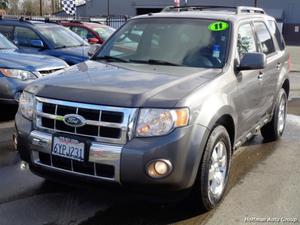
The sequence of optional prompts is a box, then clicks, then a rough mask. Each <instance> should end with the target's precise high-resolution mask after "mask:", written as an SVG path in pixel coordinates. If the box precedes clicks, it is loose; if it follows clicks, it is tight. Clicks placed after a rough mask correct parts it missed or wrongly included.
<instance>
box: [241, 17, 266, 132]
mask: <svg viewBox="0 0 300 225" xmlns="http://www.w3.org/2000/svg"><path fill="white" fill-rule="evenodd" d="M237 51H238V55H237V60H238V61H240V60H241V59H242V57H243V55H244V54H245V53H248V52H257V51H258V46H257V43H256V39H255V35H254V30H253V27H252V25H251V24H250V23H243V24H241V25H240V27H239V30H238V43H237ZM260 74H261V71H259V70H249V71H240V72H238V73H237V74H236V77H237V80H238V90H239V96H238V99H239V101H238V102H237V105H236V110H237V112H238V120H239V121H238V123H239V124H240V126H238V130H237V137H241V136H242V135H244V134H245V132H247V131H249V129H251V128H252V127H253V126H254V125H255V124H256V123H257V122H258V121H259V119H260V113H259V112H260V103H261V101H262V100H261V95H262V81H261V79H260Z"/></svg>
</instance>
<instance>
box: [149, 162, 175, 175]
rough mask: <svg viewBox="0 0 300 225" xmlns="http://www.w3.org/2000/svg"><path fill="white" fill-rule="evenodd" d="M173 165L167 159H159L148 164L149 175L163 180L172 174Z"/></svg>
mask: <svg viewBox="0 0 300 225" xmlns="http://www.w3.org/2000/svg"><path fill="white" fill-rule="evenodd" d="M172 169H173V167H172V164H171V162H170V161H169V160H166V159H157V160H153V161H151V162H149V163H148V164H147V173H148V175H149V176H150V177H152V178H163V177H166V176H168V175H170V173H171V172H172Z"/></svg>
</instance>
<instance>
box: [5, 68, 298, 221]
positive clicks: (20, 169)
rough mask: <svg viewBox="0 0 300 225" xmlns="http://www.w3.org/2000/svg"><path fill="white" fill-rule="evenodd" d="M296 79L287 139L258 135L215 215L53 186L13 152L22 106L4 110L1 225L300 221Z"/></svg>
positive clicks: (241, 156) (237, 164) (116, 193)
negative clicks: (16, 120)
mask: <svg viewBox="0 0 300 225" xmlns="http://www.w3.org/2000/svg"><path fill="white" fill-rule="evenodd" d="M291 80H292V85H293V86H292V89H293V90H292V94H291V99H290V103H289V115H288V124H287V130H286V132H285V135H284V137H283V138H282V140H281V141H279V142H276V143H263V139H262V138H261V136H257V137H255V138H254V139H253V140H252V141H251V142H248V143H247V144H246V145H245V146H243V147H242V148H241V149H240V150H239V151H238V152H237V153H236V155H235V159H234V160H233V166H232V170H231V176H230V185H229V189H228V192H227V196H226V198H225V200H224V201H223V202H222V204H221V205H220V206H219V207H218V208H217V209H215V210H213V211H211V212H209V213H203V212H201V211H197V210H194V209H193V205H191V204H189V202H185V203H184V204H177V205H174V204H173V205H157V204H149V203H147V202H145V201H143V200H142V199H141V198H140V197H139V196H137V195H135V194H134V193H129V192H125V191H120V190H113V191H111V190H110V191H109V190H105V189H102V188H90V187H89V188H87V187H70V186H66V185H62V184H56V183H51V182H46V181H45V180H43V179H41V178H39V177H37V176H35V175H33V174H32V173H31V172H30V171H28V169H27V168H26V165H24V164H22V163H21V162H20V161H19V158H18V155H17V153H16V152H15V151H13V144H12V142H11V137H12V134H13V132H14V122H13V118H14V116H13V115H14V113H15V111H16V108H15V107H9V108H8V107H5V108H3V106H1V107H2V108H1V124H0V137H1V140H0V151H1V152H0V167H1V168H0V177H1V179H0V187H1V192H0V218H1V219H0V224H1V225H8V224H13V225H19V224H20V225H40V224H44V225H60V224H81V225H96V224H212V225H215V224H224V225H227V224H244V223H248V222H249V223H252V224H256V223H255V222H250V221H251V218H252V219H253V218H254V217H255V218H258V219H262V220H263V221H264V219H265V218H267V219H268V218H269V219H274V221H275V219H276V218H277V219H278V218H279V219H280V220H282V221H281V223H284V224H292V223H295V222H297V223H300V218H299V215H300V213H299V212H300V189H299V185H300V176H299V175H300V166H299V158H300V152H299V146H300V98H298V97H300V96H299V95H298V93H299V90H300V87H299V84H300V73H299V72H293V73H291ZM283 220H285V221H286V222H283ZM274 223H275V222H274ZM274 223H270V222H268V224H274ZM259 224H264V223H259ZM265 224H266V223H265Z"/></svg>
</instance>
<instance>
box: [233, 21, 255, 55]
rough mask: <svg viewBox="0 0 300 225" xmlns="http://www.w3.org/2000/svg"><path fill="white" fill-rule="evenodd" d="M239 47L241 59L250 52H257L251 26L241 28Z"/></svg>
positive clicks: (246, 25) (245, 25)
mask: <svg viewBox="0 0 300 225" xmlns="http://www.w3.org/2000/svg"><path fill="white" fill-rule="evenodd" d="M237 46H238V52H239V56H240V57H242V56H243V55H244V54H245V53H248V52H257V46H256V41H255V37H254V33H253V30H252V27H251V25H250V24H244V25H241V26H240V28H239V31H238V43H237Z"/></svg>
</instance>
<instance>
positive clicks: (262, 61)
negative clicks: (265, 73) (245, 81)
mask: <svg viewBox="0 0 300 225" xmlns="http://www.w3.org/2000/svg"><path fill="white" fill-rule="evenodd" d="M266 64H267V57H266V55H265V54H264V53H259V52H255V53H246V54H245V55H244V56H243V58H242V60H241V62H240V65H239V66H238V67H237V69H238V70H239V71H241V70H259V69H264V68H265V67H266Z"/></svg>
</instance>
